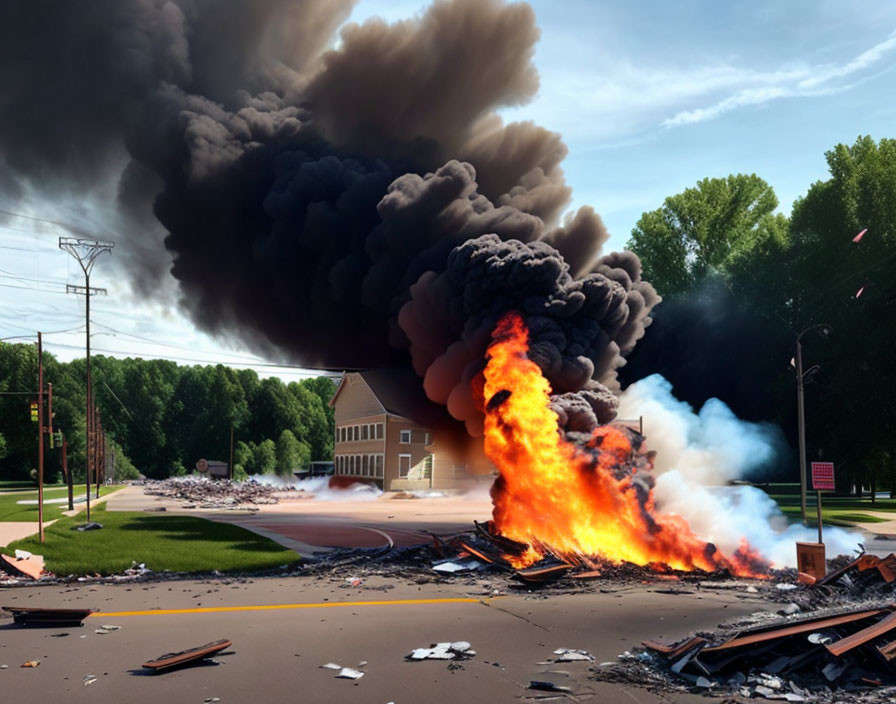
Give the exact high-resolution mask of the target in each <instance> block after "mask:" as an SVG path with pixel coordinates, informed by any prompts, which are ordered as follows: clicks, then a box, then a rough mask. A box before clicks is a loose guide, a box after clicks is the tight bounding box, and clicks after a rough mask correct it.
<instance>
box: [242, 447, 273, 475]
mask: <svg viewBox="0 0 896 704" xmlns="http://www.w3.org/2000/svg"><path fill="white" fill-rule="evenodd" d="M252 454H253V456H252V466H251V469H250V471H249V473H250V474H274V473H276V471H277V446H276V444H275V443H274V441H273V440H271V439H270V438H269V439H267V440H262V441H261V442H260V443H258V445H256V446H255V451H254V452H253V453H252Z"/></svg>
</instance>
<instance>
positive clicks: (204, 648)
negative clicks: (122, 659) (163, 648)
mask: <svg viewBox="0 0 896 704" xmlns="http://www.w3.org/2000/svg"><path fill="white" fill-rule="evenodd" d="M231 645H233V643H232V642H231V641H229V640H227V639H223V640H216V641H215V642H214V643H206V644H205V645H200V646H198V647H196V648H190V649H189V650H182V651H180V652H179V653H166V654H165V655H160V656H159V657H157V658H156V659H155V660H150V661H149V662H145V663H143V667H145V668H147V669H149V670H152V671H154V672H163V671H165V670H170V669H171V668H174V667H180V666H181V665H186V664H189V663H192V662H194V661H199V660H204V659H205V658H210V657H211V656H212V655H216V654H217V653H220V652H221V651H222V650H224V649H226V648H229V647H230V646H231Z"/></svg>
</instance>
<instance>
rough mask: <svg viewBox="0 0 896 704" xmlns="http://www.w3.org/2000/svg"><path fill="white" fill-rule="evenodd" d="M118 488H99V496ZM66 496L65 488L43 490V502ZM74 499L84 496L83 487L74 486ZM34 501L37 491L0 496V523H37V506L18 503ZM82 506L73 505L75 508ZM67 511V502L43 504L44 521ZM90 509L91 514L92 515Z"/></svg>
mask: <svg viewBox="0 0 896 704" xmlns="http://www.w3.org/2000/svg"><path fill="white" fill-rule="evenodd" d="M120 488H121V487H120V486H102V487H100V496H105V495H106V494H110V493H112V492H113V491H118V490H119V489H120ZM67 496H68V488H67V487H64V486H62V487H52V488H49V489H46V488H45V489H44V501H47V500H48V499H62V498H66V497H67ZM74 496H75V499H77V498H78V497H79V496H84V487H83V486H76V487H75V491H74ZM94 496H96V490H95V489H94V488H93V487H91V492H90V498H91V500H92V499H93V497H94ZM28 499H34V500H37V490H36V489H32V490H31V491H17V492H16V493H14V494H0V521H34V522H35V523H37V504H26V505H22V504H19V503H17V502H18V501H23V500H28ZM82 505H83V504H77V503H76V504H75V508H78V507H79V506H82ZM67 510H68V502H67V501H66V502H63V503H61V504H46V503H45V504H44V520H45V521H52V520H54V519H56V518H62V512H63V511H67ZM92 512H93V511H92V508H91V513H92Z"/></svg>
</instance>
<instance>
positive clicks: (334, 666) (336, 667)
mask: <svg viewBox="0 0 896 704" xmlns="http://www.w3.org/2000/svg"><path fill="white" fill-rule="evenodd" d="M321 668H322V669H324V670H341V669H342V665H337V664H336V663H335V662H328V663H327V664H326V665H321Z"/></svg>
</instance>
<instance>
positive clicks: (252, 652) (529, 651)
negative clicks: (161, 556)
mask: <svg viewBox="0 0 896 704" xmlns="http://www.w3.org/2000/svg"><path fill="white" fill-rule="evenodd" d="M594 585H595V586H594V591H593V592H589V593H586V594H567V595H558V596H545V595H542V594H527V593H525V592H523V593H518V594H511V595H507V596H502V597H496V598H490V597H489V596H488V595H487V594H484V593H483V592H482V589H481V587H480V586H478V585H477V584H476V582H475V580H472V581H468V582H454V583H442V584H433V583H428V584H422V585H417V584H414V583H413V582H412V580H410V579H408V580H395V579H392V580H389V579H387V578H386V577H373V578H369V579H368V580H367V581H366V582H365V584H364V585H363V586H362V587H360V588H352V587H347V586H346V585H345V581H344V579H341V578H340V579H329V578H320V577H295V578H270V579H255V580H226V579H222V580H215V581H202V582H196V581H190V582H162V583H154V584H130V585H124V584H121V585H93V586H92V585H79V586H75V587H65V586H46V587H28V588H9V589H5V590H3V591H0V605H9V606H23V605H33V606H60V607H71V606H75V605H78V606H81V605H83V606H88V607H91V608H95V609H102V612H101V613H99V614H95V615H94V616H92V617H91V618H89V619H87V621H86V622H85V625H84V626H83V627H82V628H65V629H55V628H51V629H32V628H21V627H18V626H14V625H13V624H12V623H11V621H10V619H7V618H3V619H2V620H0V664H5V665H7V666H8V667H7V668H6V669H0V692H3V700H4V701H10V702H38V701H64V702H92V703H93V704H97V703H98V702H100V703H104V702H127V703H129V704H132V703H133V704H136V703H139V702H165V703H167V704H178V703H180V702H196V703H197V704H199V703H201V702H204V701H206V700H209V699H211V698H214V697H217V698H219V700H220V702H221V703H222V704H224V703H229V702H247V703H248V702H290V703H292V702H315V703H316V704H327V703H330V702H332V703H333V704H337V703H342V702H359V703H363V704H366V703H368V702H369V703H371V704H387V703H388V702H394V703H395V704H426V703H430V702H431V703H433V704H442V703H445V704H448V703H451V704H455V703H460V702H463V703H465V704H478V703H480V702H481V703H482V704H500V703H503V702H517V701H538V700H537V699H535V698H534V697H536V696H538V695H539V694H541V695H542V696H543V695H544V694H545V693H543V692H542V693H538V692H533V691H531V690H526V688H525V687H526V685H527V684H528V683H529V681H530V680H533V679H535V680H551V681H554V682H556V683H557V684H562V685H565V686H570V687H572V688H573V690H574V691H575V692H576V693H577V695H580V696H579V697H577V698H575V699H574V701H592V702H636V703H643V704H648V703H653V702H660V701H669V698H662V699H661V698H659V697H657V696H655V695H653V694H651V693H649V692H646V691H644V690H641V689H637V688H633V687H629V686H622V685H617V684H608V683H600V682H596V681H594V680H592V679H591V678H590V673H589V667H590V666H589V665H588V664H587V663H566V664H551V665H539V664H538V663H540V662H543V661H546V660H548V659H550V658H551V657H552V652H553V650H554V649H556V648H559V647H568V648H583V649H585V650H588V651H589V652H591V653H592V654H593V655H594V656H595V658H596V662H597V663H600V662H601V661H607V660H613V659H615V658H616V656H617V655H618V654H619V653H621V652H623V651H625V650H627V649H628V648H630V647H632V646H634V645H637V644H638V643H639V642H640V641H641V640H642V639H644V638H648V637H654V636H660V635H665V636H681V635H685V634H687V633H688V632H690V631H692V630H694V629H701V628H713V627H715V626H716V625H717V624H718V623H720V622H722V621H725V620H727V619H729V618H734V617H737V616H739V615H743V614H746V613H750V612H753V611H756V610H760V609H763V608H774V607H773V605H769V604H762V603H759V602H757V601H754V600H752V598H750V597H749V595H746V594H744V593H743V592H741V591H739V590H734V591H722V592H718V591H699V592H697V593H695V594H668V593H659V592H658V591H657V590H662V589H664V588H667V587H668V584H656V585H652V586H651V585H639V586H637V587H626V588H619V587H614V586H613V585H611V584H607V583H598V582H595V583H594ZM601 590H605V592H606V593H604V592H602V591H601ZM745 597H746V598H745ZM459 599H460V600H464V601H456V600H459ZM423 600H427V601H423ZM255 607H272V608H261V609H259V608H255ZM220 609H224V610H220ZM133 612H137V613H133ZM105 624H112V625H117V626H120V627H121V629H120V630H118V631H114V632H112V633H108V634H104V635H100V634H96V633H95V630H96V629H97V628H99V627H100V626H102V625H105ZM62 633H67V634H68V635H65V636H61V635H60V634H62ZM221 638H229V639H230V640H232V641H233V647H232V649H231V650H230V651H229V654H225V655H222V656H220V657H219V658H218V660H219V661H220V663H221V664H220V665H205V666H198V667H193V668H190V669H183V670H179V671H174V672H170V673H168V674H162V675H155V676H152V675H147V674H145V672H144V671H143V670H142V668H141V665H142V663H143V662H145V661H146V660H150V659H152V658H154V657H155V656H158V655H161V654H163V653H167V652H172V651H178V650H182V649H185V648H188V647H192V646H197V645H201V644H204V643H207V642H210V641H214V640H218V639H221ZM456 640H465V641H469V642H470V643H471V644H472V647H473V648H474V649H475V650H476V652H477V654H476V656H475V657H474V658H473V659H472V660H469V661H466V662H464V663H462V664H461V667H458V668H457V669H452V667H449V664H448V663H446V662H444V661H424V662H407V661H405V660H404V656H405V655H407V654H408V653H409V652H410V651H411V650H412V649H414V648H417V647H425V646H429V645H430V644H431V643H435V642H439V641H456ZM27 660H39V661H40V662H41V665H40V666H39V667H37V668H33V669H32V668H21V667H20V665H21V664H22V663H23V662H25V661H27ZM361 661H366V663H367V664H366V665H364V666H363V668H361V669H363V670H364V672H365V675H364V676H363V677H362V678H361V679H359V680H357V681H353V680H345V679H337V678H335V677H334V675H335V674H336V673H335V672H334V671H332V670H327V669H322V668H321V665H323V664H324V663H328V662H334V663H338V664H341V665H344V666H349V667H358V665H359V663H360V662H361ZM87 675H95V676H96V678H97V679H96V681H95V682H93V683H92V684H90V685H88V686H85V684H84V678H85V676H87ZM527 697H533V698H532V699H528V698H527ZM671 700H672V701H676V702H697V701H702V702H705V701H706V700H705V699H702V698H700V697H696V696H692V695H673V696H672V697H671Z"/></svg>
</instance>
